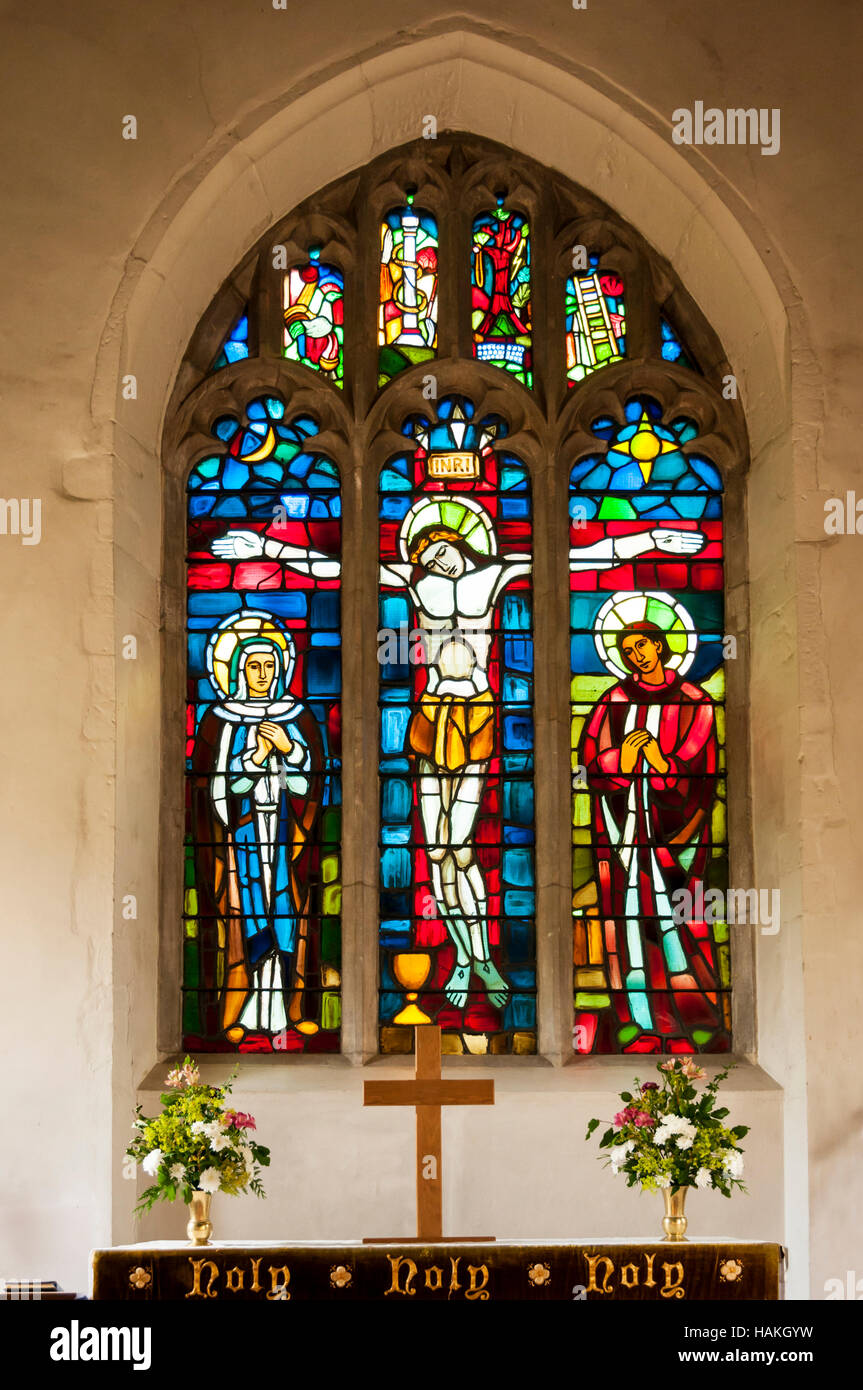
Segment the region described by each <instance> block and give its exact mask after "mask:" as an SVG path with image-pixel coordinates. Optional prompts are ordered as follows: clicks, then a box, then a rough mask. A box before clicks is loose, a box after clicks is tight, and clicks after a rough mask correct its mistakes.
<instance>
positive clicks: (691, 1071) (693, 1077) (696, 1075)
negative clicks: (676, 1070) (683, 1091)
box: [680, 1057, 707, 1081]
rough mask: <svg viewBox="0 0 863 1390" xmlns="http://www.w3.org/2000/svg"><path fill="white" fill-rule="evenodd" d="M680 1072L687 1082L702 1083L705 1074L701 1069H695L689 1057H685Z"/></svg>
mask: <svg viewBox="0 0 863 1390" xmlns="http://www.w3.org/2000/svg"><path fill="white" fill-rule="evenodd" d="M680 1070H681V1071H682V1072H683V1075H684V1076H685V1077H686V1079H687V1081H703V1080H704V1078H705V1076H706V1075H707V1072H706V1071H705V1070H704V1068H703V1067H697V1066H696V1065H695V1063H694V1062H693V1060H692V1058H691V1057H687V1059H686V1061H685V1062H684V1063H683V1065H682V1066H681V1068H680Z"/></svg>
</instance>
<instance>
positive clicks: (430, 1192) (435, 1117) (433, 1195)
mask: <svg viewBox="0 0 863 1390" xmlns="http://www.w3.org/2000/svg"><path fill="white" fill-rule="evenodd" d="M414 1036H415V1038H416V1078H415V1080H413V1081H367V1082H366V1083H365V1088H364V1094H363V1104H364V1105H414V1106H416V1112H417V1233H416V1243H419V1244H422V1245H427V1244H429V1243H430V1242H431V1241H438V1240H442V1239H443V1174H442V1172H441V1163H442V1160H441V1141H440V1129H441V1124H440V1112H441V1106H442V1105H494V1082H493V1081H455V1080H449V1079H447V1080H444V1079H443V1078H442V1077H441V1071H440V1028H438V1027H437V1026H436V1025H435V1024H424V1025H422V1026H421V1027H416V1028H415V1029H414ZM394 1239H397V1240H398V1241H399V1242H400V1243H401V1244H407V1243H414V1242H413V1240H412V1239H411V1241H410V1242H408V1241H406V1240H405V1238H404V1237H402V1236H398V1237H395V1238H394V1237H392V1236H389V1237H383V1238H381V1237H374V1238H373V1239H371V1238H370V1239H366V1240H365V1241H364V1242H363V1244H365V1245H389V1244H392V1243H393V1241H394ZM493 1239H494V1237H493V1236H447V1240H448V1241H451V1240H464V1241H477V1240H481V1241H485V1240H493Z"/></svg>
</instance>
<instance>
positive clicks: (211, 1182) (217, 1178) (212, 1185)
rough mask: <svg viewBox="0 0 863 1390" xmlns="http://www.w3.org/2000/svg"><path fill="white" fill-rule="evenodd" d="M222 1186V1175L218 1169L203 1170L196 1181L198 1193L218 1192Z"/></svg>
mask: <svg viewBox="0 0 863 1390" xmlns="http://www.w3.org/2000/svg"><path fill="white" fill-rule="evenodd" d="M221 1186H222V1175H221V1173H220V1172H219V1170H218V1168H205V1169H204V1171H203V1173H202V1174H201V1176H200V1177H199V1179H198V1191H199V1192H218V1190H219V1188H220V1187H221Z"/></svg>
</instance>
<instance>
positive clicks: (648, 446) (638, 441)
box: [615, 410, 677, 482]
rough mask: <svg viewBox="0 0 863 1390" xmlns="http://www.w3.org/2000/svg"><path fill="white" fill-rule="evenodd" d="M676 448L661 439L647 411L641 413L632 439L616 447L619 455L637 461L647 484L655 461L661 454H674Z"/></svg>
mask: <svg viewBox="0 0 863 1390" xmlns="http://www.w3.org/2000/svg"><path fill="white" fill-rule="evenodd" d="M676 448H677V445H676V444H672V443H671V441H670V440H668V439H660V437H659V435H658V434H657V433H656V430H655V429H654V428H653V424H652V422H651V420H650V417H649V415H648V414H647V411H646V410H643V411H642V412H641V419H640V420H639V422H638V429H637V430H636V431H635V434H634V435H633V436H632V438H631V439H627V440H626V441H625V442H624V443H622V444H616V445H615V449H616V450H617V452H618V453H621V454H629V457H630V458H632V459H635V462H636V463H637V464H638V466H639V468H640V469H641V476H642V477H643V479H644V481H645V482H647V481H648V480H649V478H650V474H651V472H652V470H653V464H654V461H655V460H656V459H658V458H659V456H660V455H661V454H671V453H673V452H674V450H675V449H676Z"/></svg>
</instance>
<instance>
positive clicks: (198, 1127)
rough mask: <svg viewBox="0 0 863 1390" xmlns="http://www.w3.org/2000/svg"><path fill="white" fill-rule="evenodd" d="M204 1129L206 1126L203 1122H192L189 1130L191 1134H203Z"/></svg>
mask: <svg viewBox="0 0 863 1390" xmlns="http://www.w3.org/2000/svg"><path fill="white" fill-rule="evenodd" d="M206 1128H207V1126H206V1125H205V1124H204V1121H203V1120H193V1121H192V1124H191V1130H192V1133H193V1134H203V1133H204V1130H205V1129H206Z"/></svg>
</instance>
